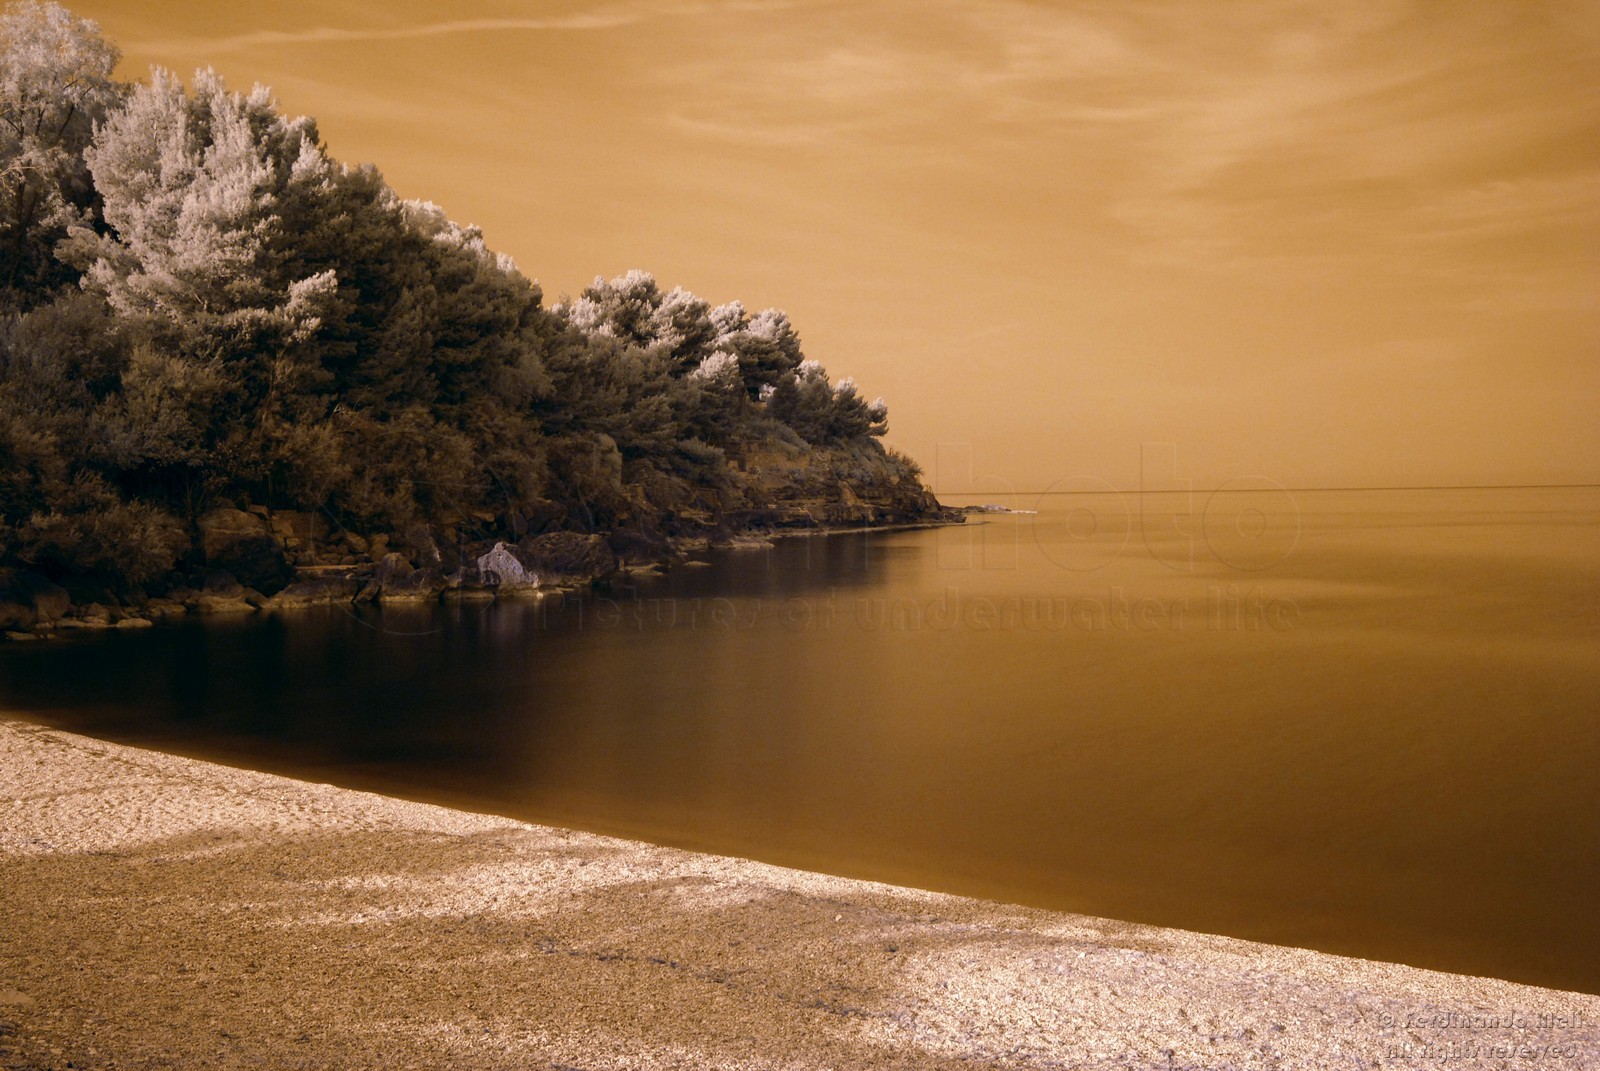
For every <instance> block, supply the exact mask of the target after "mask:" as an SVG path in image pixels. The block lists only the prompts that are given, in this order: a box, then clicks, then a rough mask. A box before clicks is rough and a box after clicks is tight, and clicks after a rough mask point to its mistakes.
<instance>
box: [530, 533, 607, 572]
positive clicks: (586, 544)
mask: <svg viewBox="0 0 1600 1071" xmlns="http://www.w3.org/2000/svg"><path fill="white" fill-rule="evenodd" d="M517 550H518V551H520V554H519V560H520V561H521V562H522V563H523V565H524V566H525V567H527V568H529V569H532V570H534V571H536V572H538V573H539V574H540V575H548V576H558V577H564V578H568V579H575V580H602V579H604V578H606V577H608V576H611V575H612V574H613V573H615V572H616V571H617V568H618V564H619V563H618V561H617V555H616V552H615V551H613V550H612V549H611V545H610V544H609V543H607V542H606V538H605V536H601V535H584V534H583V533H581V532H546V533H545V534H543V535H536V536H528V537H527V538H525V539H523V540H522V542H520V543H518V544H517Z"/></svg>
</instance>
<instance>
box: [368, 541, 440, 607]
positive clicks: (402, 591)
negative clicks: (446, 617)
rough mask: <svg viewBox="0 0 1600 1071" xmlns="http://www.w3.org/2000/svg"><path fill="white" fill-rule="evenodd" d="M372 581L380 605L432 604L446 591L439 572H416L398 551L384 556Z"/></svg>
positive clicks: (427, 570) (418, 570)
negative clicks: (392, 603)
mask: <svg viewBox="0 0 1600 1071" xmlns="http://www.w3.org/2000/svg"><path fill="white" fill-rule="evenodd" d="M372 579H373V583H374V584H375V585H376V586H377V592H376V595H377V598H378V601H380V602H429V601H432V600H434V599H437V598H438V597H439V596H440V595H441V594H442V593H443V592H444V589H445V588H446V587H447V584H446V583H445V579H444V574H443V573H441V572H440V571H439V570H438V569H434V568H424V569H413V568H412V567H411V563H410V562H408V561H407V560H406V558H405V555H403V554H400V553H399V552H396V551H391V552H390V553H388V554H385V555H384V556H383V560H382V561H380V562H379V563H378V567H377V569H376V570H374V572H373V577H372Z"/></svg>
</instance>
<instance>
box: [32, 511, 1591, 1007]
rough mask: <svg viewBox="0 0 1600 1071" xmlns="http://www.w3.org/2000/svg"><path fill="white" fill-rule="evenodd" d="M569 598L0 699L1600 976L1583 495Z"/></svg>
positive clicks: (147, 730)
mask: <svg viewBox="0 0 1600 1071" xmlns="http://www.w3.org/2000/svg"><path fill="white" fill-rule="evenodd" d="M1008 501H1009V503H1010V504H1011V505H1013V506H1020V507H1025V508H1030V509H1034V508H1036V509H1039V510H1040V512H1039V513H1038V514H1037V515H1002V516H994V517H988V518H985V519H983V523H974V524H972V525H969V526H966V527H964V528H956V529H942V530H933V531H915V532H900V533H874V534H866V535H853V536H841V537H832V538H827V539H796V540H789V541H785V542H784V543H782V544H781V545H780V546H778V547H777V548H776V549H773V550H768V551H739V552H728V553H722V554H716V555H712V556H711V557H712V560H713V567H712V568H691V569H683V570H678V571H675V572H674V573H672V574H670V575H668V576H665V577H651V578H643V579H640V580H639V581H638V582H637V583H636V584H635V585H633V586H632V587H627V588H620V587H619V588H617V589H615V590H613V591H611V592H609V593H606V594H593V595H588V596H585V597H584V598H581V599H577V598H573V599H568V600H567V601H566V603H565V605H564V606H562V605H558V604H556V603H554V602H545V603H540V604H530V603H524V604H515V603H499V604H493V605H488V606H463V607H445V608H440V609H437V610H434V609H428V610H410V611H400V612H397V611H392V610H391V611H387V612H378V611H376V610H374V611H370V612H366V613H360V614H358V613H354V612H347V611H343V610H331V611H327V612H316V613H307V614H303V615H295V616H282V617H277V618H268V619H262V620H251V621H233V622H220V621H217V622H209V623H207V624H205V625H200V624H198V623H185V624H183V625H179V626H172V627H163V628H157V629H151V630H147V631H145V632H143V633H138V634H116V635H100V636H93V637H86V638H85V639H83V640H81V641H77V642H72V643H69V644H64V645H60V646H52V647H48V648H29V647H25V646H23V645H7V646H5V647H4V648H3V649H0V706H3V707H4V708H7V709H11V710H16V711H27V712H30V713H32V714H34V715H36V716H38V717H41V718H45V719H48V720H50V721H53V722H55V723H58V724H63V725H66V726H69V727H72V728H76V729H79V730H81V731H86V732H91V733H99V734H101V735H104V736H108V737H114V738H117V739H123V740H130V741H135V742H144V743H148V744H153V745H158V746H163V747H167V748H170V749H173V750H187V751H191V752H196V753H204V754H211V755H221V756H223V757H225V758H227V759H229V760H231V761H235V762H239V763H242V764H251V765H257V766H261V767H264V768H271V769H277V770H282V771H285V772H290V773H294V774H298V775H301V776H309V777H312V778H314V779H317V780H325V781H334V782H338V783H345V784H352V785H356V786H358V787H369V788H381V789H385V790H388V791H393V792H396V793H399V794H409V795H414V796H419V797H422V798H436V799H446V800H449V801H451V802H456V803H464V804H467V805H470V806H475V807H478V808H480V809H485V810H493V811H498V812H502V813H508V814H513V815H517V816H521V817H526V818H531V819H536V820H540V821H546V822H555V823H561V824H566V825H572V826H577V827H582V828H587V829H594V830H599V831H604V832H614V833H622V834H627V835H634V836H640V837H645V838H649V839H652V840H657V841H661V842H666V843H671V844H677V845H683V846H687V847H692V848H698V849H707V850H712V851H718V852H723V853H728V854H735V855H744V856H751V857H755V858H759V859H764V860H768V861H772V862H777V863H783V864H788V865H794V866H801V867H806V868H811V869H818V870H824V871H830V872H834V873H841V874H849V875H853V876H863V877H870V878H877V879H881V880H886V881H892V882H897V883H905V884H911V885H918V886H924V887H931V888H938V889H945V890H950V891H955V892H962V893H968V894H975V895H980V896H989V897H995V898H1000V899H1006V900H1013V901H1021V902H1026V903H1032V904H1038V905H1043V906H1048V907H1055V908H1064V909H1069V910H1074V911H1082V912H1088V913H1093V914H1097V915H1105V916H1110V917H1115V918H1124V919H1133V920H1139V921H1146V922H1153V923H1160V924H1165V925H1172V926H1180V927H1185V928H1189V929H1198V930H1205V931H1211V932H1220V933H1227V934H1232V935H1236V936H1240V937H1247V938H1253V939H1259V940H1266V941H1272V942H1277V943H1284V944H1293V945H1304V946H1309V947H1314V948H1319V949H1323V950H1327V951H1332V952H1340V953H1347V954H1352V955H1359V956H1364V957H1370V958H1379V959H1391V960H1399V961H1403V962H1408V963H1414V964H1419V965H1422V966H1429V967H1437V968H1441V969H1446V970H1453V971H1462V972H1467V973H1474V974H1490V975H1497V976H1500V977H1506V978H1511V979H1516V980H1520V981H1530V982H1536V983H1540V984H1545V985H1552V986H1557V987H1561V988H1570V989H1579V990H1584V991H1588V992H1600V911H1597V910H1596V907H1597V903H1600V893H1597V890H1600V553H1597V551H1600V489H1593V488H1567V489H1496V490H1440V491H1403V492H1401V491H1383V492H1343V491H1340V492H1332V491H1296V492H1293V493H1289V492H1281V491H1279V492H1264V491H1263V492H1252V493H1231V494H1223V495H1217V496H1212V497H1210V498H1209V499H1208V498H1207V497H1206V496H1195V497H1194V498H1193V499H1190V498H1189V497H1188V496H1186V495H1175V494H1174V495H1145V496H1117V495H1111V494H1106V495H1073V496H1045V497H1034V498H1032V499H1028V500H1026V501H1024V500H1022V499H1011V500H1008Z"/></svg>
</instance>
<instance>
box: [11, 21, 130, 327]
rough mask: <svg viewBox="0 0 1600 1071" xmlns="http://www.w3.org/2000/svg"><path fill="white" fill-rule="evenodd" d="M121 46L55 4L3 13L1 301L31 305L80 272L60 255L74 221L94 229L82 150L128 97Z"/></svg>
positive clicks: (91, 189)
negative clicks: (119, 78) (117, 74)
mask: <svg viewBox="0 0 1600 1071" xmlns="http://www.w3.org/2000/svg"><path fill="white" fill-rule="evenodd" d="M117 59H118V53H117V50H116V48H115V47H114V46H112V45H111V44H110V43H108V42H107V41H106V40H105V39H104V38H102V37H101V36H100V28H99V27H98V26H97V25H96V24H95V23H93V22H90V21H88V20H86V19H80V18H75V17H73V16H72V15H71V14H70V13H68V12H67V11H66V9H64V8H62V7H61V6H60V5H58V4H40V3H21V4H15V5H13V6H12V7H10V8H8V9H6V12H5V13H4V14H3V15H0V301H3V303H4V304H6V305H9V306H11V307H13V308H27V307H30V306H32V305H35V304H38V303H39V302H40V301H43V300H47V299H48V297H49V295H50V293H51V292H52V291H53V290H54V289H55V288H56V287H58V286H60V285H61V284H63V283H67V282H71V281H72V280H73V279H74V278H75V273H74V272H73V271H72V270H71V269H70V268H69V267H68V266H66V265H64V264H62V263H61V262H60V261H59V260H57V259H56V257H55V256H54V254H53V249H54V247H55V245H56V243H57V242H58V241H59V240H60V239H61V238H63V237H65V236H66V233H67V229H68V228H69V227H71V226H75V225H76V226H86V227H94V226H95V225H96V222H97V221H96V220H95V212H94V203H95V196H94V187H93V184H92V182H91V181H90V178H89V172H88V168H87V167H86V165H85V163H84V158H83V153H84V149H85V148H86V147H87V146H88V144H89V141H90V138H91V137H92V136H93V133H94V126H95V124H96V123H97V122H99V121H100V120H101V119H102V118H104V116H105V115H106V114H107V111H108V110H109V109H110V108H112V107H113V106H114V105H115V104H116V103H117V101H118V100H120V99H121V97H122V95H123V92H124V86H123V85H122V84H121V83H118V82H116V81H114V80H113V79H112V77H111V72H112V70H113V69H114V68H115V67H116V65H117Z"/></svg>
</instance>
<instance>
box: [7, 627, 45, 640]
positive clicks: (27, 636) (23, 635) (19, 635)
mask: <svg viewBox="0 0 1600 1071" xmlns="http://www.w3.org/2000/svg"><path fill="white" fill-rule="evenodd" d="M5 637H6V639H8V640H16V641H17V642H18V643H26V642H27V641H29V640H39V639H43V638H44V637H42V636H40V635H39V634H38V633H36V632H18V631H16V630H15V629H7V630H6V633H5Z"/></svg>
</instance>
